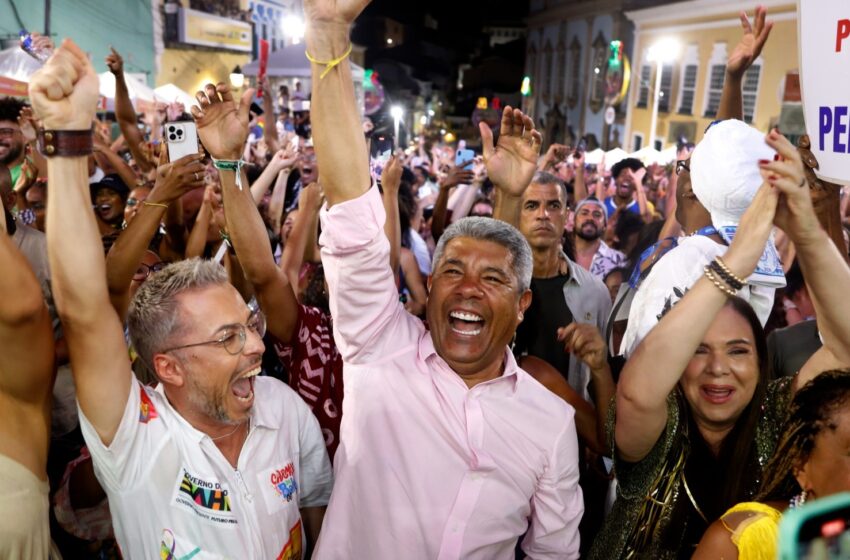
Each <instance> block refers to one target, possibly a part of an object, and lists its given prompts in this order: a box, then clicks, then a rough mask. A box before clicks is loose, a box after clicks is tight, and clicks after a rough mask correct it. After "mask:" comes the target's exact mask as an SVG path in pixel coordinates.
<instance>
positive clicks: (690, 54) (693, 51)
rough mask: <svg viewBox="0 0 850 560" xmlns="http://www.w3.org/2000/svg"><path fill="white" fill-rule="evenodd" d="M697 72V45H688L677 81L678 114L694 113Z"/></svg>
mask: <svg viewBox="0 0 850 560" xmlns="http://www.w3.org/2000/svg"><path fill="white" fill-rule="evenodd" d="M698 74H699V49H698V47H697V45H688V48H687V49H685V56H684V57H683V58H682V75H681V81H680V82H679V109H678V111H677V112H678V113H679V114H680V115H692V114H693V113H694V97H696V89H697V75H698Z"/></svg>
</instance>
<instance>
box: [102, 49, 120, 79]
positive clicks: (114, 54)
mask: <svg viewBox="0 0 850 560" xmlns="http://www.w3.org/2000/svg"><path fill="white" fill-rule="evenodd" d="M109 51H110V52H109V54H108V55H106V67H107V68H109V71H110V72H112V74H113V75H115V76H120V75H121V74H123V73H124V59H123V58H121V55H120V54H118V51H116V50H115V49H114V48H112V46H111V45H110V47H109Z"/></svg>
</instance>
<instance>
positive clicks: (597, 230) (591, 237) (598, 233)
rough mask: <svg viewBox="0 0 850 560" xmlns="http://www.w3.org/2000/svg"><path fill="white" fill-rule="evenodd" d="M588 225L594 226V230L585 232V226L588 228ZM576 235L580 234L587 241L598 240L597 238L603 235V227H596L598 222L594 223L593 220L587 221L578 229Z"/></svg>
mask: <svg viewBox="0 0 850 560" xmlns="http://www.w3.org/2000/svg"><path fill="white" fill-rule="evenodd" d="M587 226H593V232H592V233H589V232H588V233H585V229H584V228H586V227H587ZM589 230H590V228H588V231H589ZM576 235H578V236H579V237H581V238H582V239H584V240H585V241H596V240H597V239H599V238H600V237H602V229H601V228H598V227H596V224H594V223H593V222H585V223H583V224H582V225H581V227H579V228H578V229H576Z"/></svg>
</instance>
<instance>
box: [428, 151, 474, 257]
mask: <svg viewBox="0 0 850 560" xmlns="http://www.w3.org/2000/svg"><path fill="white" fill-rule="evenodd" d="M472 179H473V173H472V171H467V170H465V169H463V168H462V167H458V166H453V167H452V168H451V170H450V171H449V172H448V174H447V175H446V176H445V177H444V178H442V179H440V185H439V186H440V191H439V193H438V194H437V200H436V201H435V202H434V214H433V218H432V219H431V237H433V238H434V241H439V239H440V236H442V235H443V232H444V231H446V228H447V227H448V225H449V224H448V213H449V212H448V211H449V194H450V193H451V190H452V188H454V187H457V186H459V185H461V184H463V185H468V184H469V183H471V182H472Z"/></svg>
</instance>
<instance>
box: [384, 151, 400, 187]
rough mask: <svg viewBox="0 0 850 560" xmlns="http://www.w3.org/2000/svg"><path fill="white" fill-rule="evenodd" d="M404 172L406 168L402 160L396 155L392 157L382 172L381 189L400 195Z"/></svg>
mask: <svg viewBox="0 0 850 560" xmlns="http://www.w3.org/2000/svg"><path fill="white" fill-rule="evenodd" d="M402 171H404V166H403V165H402V164H401V159H400V158H399V157H398V156H395V155H394V156H392V157H390V159H389V160H387V163H386V165H384V169H383V170H382V171H381V188H383V189H384V190H387V191H389V192H393V193H398V188H399V186H400V185H401V174H402Z"/></svg>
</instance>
